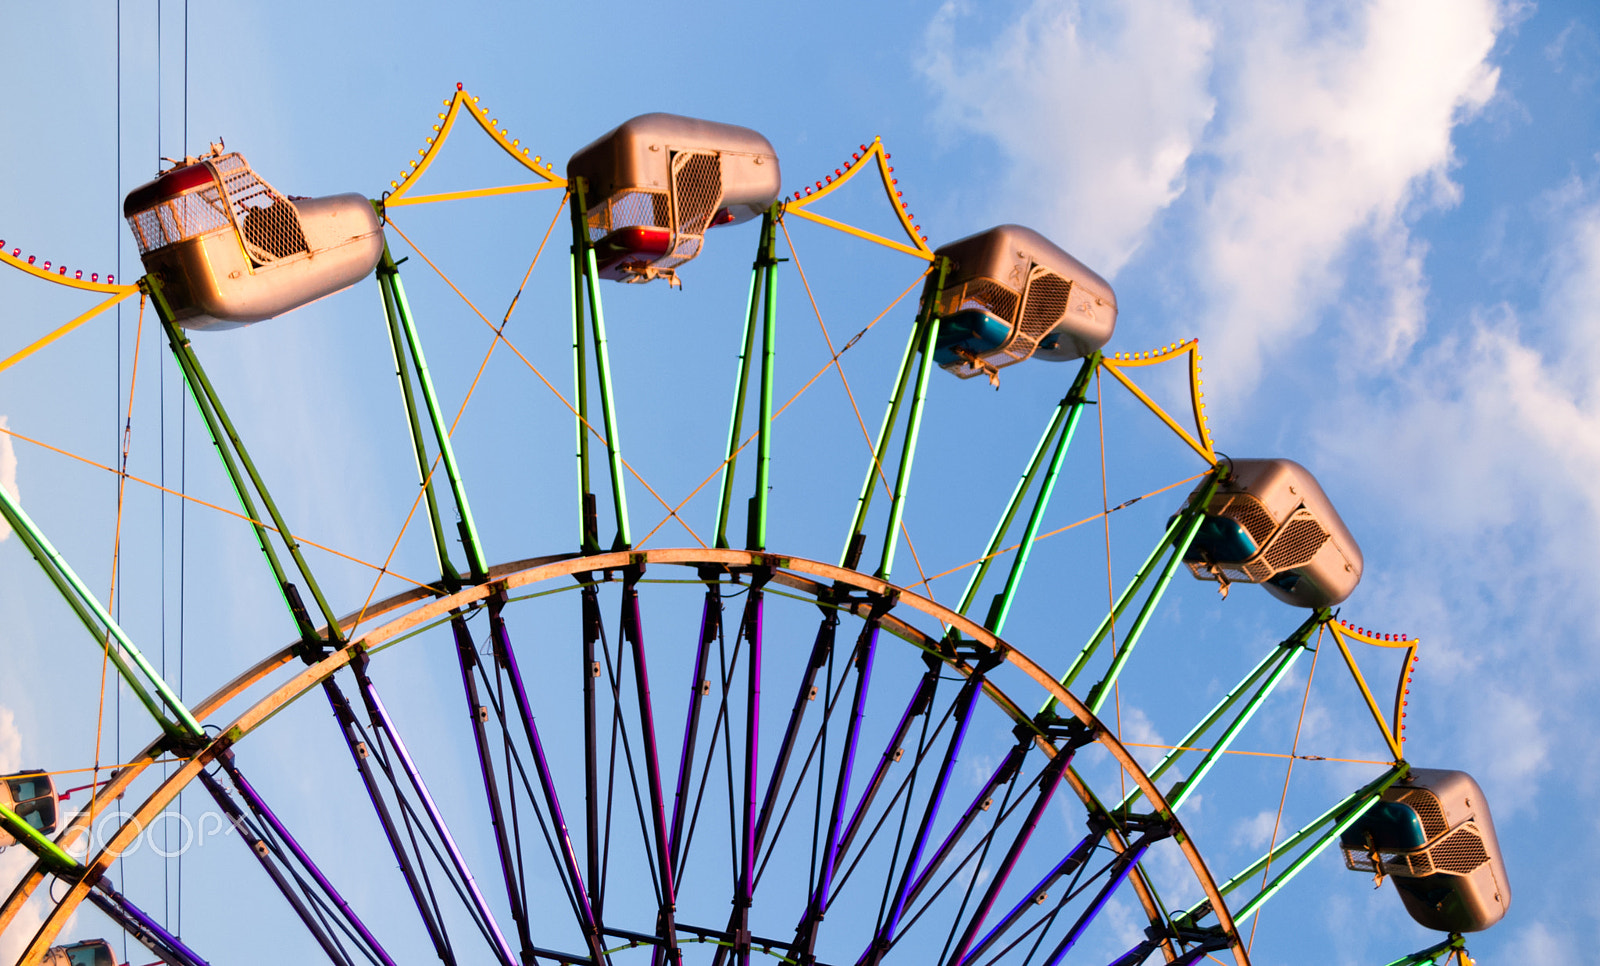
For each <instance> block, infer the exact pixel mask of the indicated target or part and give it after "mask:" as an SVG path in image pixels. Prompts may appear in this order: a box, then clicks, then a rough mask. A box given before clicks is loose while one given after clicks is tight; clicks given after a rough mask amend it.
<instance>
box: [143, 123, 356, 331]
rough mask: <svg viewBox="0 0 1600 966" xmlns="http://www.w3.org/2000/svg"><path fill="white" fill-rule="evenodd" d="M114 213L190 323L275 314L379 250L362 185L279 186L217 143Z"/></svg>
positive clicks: (332, 288)
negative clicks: (288, 191) (315, 193)
mask: <svg viewBox="0 0 1600 966" xmlns="http://www.w3.org/2000/svg"><path fill="white" fill-rule="evenodd" d="M122 213H123V215H124V217H126V218H127V219H128V225H129V227H130V228H132V229H133V237H134V240H135V241H137V242H138V245H139V256H140V259H141V260H142V261H143V262H144V268H145V271H146V272H148V273H149V274H151V275H153V276H155V277H157V278H158V279H159V280H160V282H161V287H162V291H163V293H164V294H165V295H166V298H167V302H168V304H169V305H170V306H171V308H172V310H173V315H174V316H175V318H174V319H173V321H175V322H177V323H178V324H180V325H182V326H184V327H185V328H190V329H231V328H234V327H237V326H241V325H248V324H250V323H251V322H260V321H262V320H264V319H270V318H272V317H273V316H276V315H282V314H283V313H285V312H288V311H290V310H291V309H297V308H299V307H300V306H302V305H306V304H308V303H310V302H315V301H316V300H317V299H320V298H323V297H325V296H328V295H332V294H333V293H334V292H337V291H339V290H341V289H345V288H348V287H350V286H351V285H354V284H355V283H356V282H359V281H360V280H361V279H363V278H365V277H366V276H367V275H368V274H370V273H371V272H372V270H373V268H374V267H376V265H377V264H378V257H379V256H380V255H381V254H382V253H383V229H382V228H381V227H380V226H379V224H378V216H377V213H376V212H374V211H373V209H372V203H371V202H369V201H367V200H366V199H365V198H363V197H362V196H361V195H359V194H342V195H331V196H329V197H326V198H295V197H289V196H286V195H283V194H280V193H279V192H278V191H277V190H276V189H274V188H273V187H272V186H271V185H270V184H268V183H267V182H266V181H265V180H263V179H262V178H261V176H260V175H258V174H256V173H255V171H254V170H253V169H252V168H251V167H250V164H249V162H247V161H246V160H245V159H244V156H243V155H240V154H237V153H224V152H223V149H222V146H221V145H220V144H218V145H213V146H212V148H211V154H210V155H208V156H206V157H204V158H192V157H191V158H185V159H184V160H183V162H182V163H181V164H178V165H175V166H174V167H172V168H169V169H168V170H167V171H165V172H163V173H162V174H161V176H160V177H158V178H156V179H155V180H154V181H151V182H148V183H146V184H143V185H140V186H139V187H137V188H135V189H133V191H131V192H129V193H128V197H127V198H126V199H124V201H123V204H122Z"/></svg>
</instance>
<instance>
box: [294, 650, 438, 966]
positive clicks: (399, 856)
mask: <svg viewBox="0 0 1600 966" xmlns="http://www.w3.org/2000/svg"><path fill="white" fill-rule="evenodd" d="M322 688H323V692H324V693H325V694H326V695H327V698H328V704H329V705H330V706H331V707H332V708H333V715H334V718H336V719H337V720H338V722H339V733H340V734H341V735H343V736H344V740H345V744H346V745H347V746H348V747H349V749H350V757H351V759H352V760H353V761H354V762H355V766H356V772H357V773H358V774H359V775H360V776H361V784H362V785H363V786H364V787H365V788H366V790H367V798H368V799H369V800H371V802H372V809H373V811H374V812H375V813H376V814H377V817H378V824H379V825H381V826H382V827H383V837H384V838H385V839H387V840H388V842H389V848H390V849H391V850H392V851H393V852H394V858H395V863H396V864H397V865H398V866H399V868H400V874H401V876H402V877H404V879H405V880H406V889H407V890H408V891H409V892H410V893H411V900H412V902H414V903H415V904H416V907H417V915H418V917H419V918H421V920H422V925H423V927H424V928H426V929H427V931H428V938H429V939H430V940H432V942H433V949H434V952H435V953H436V954H437V955H438V957H439V959H440V961H442V962H443V963H445V964H446V966H455V962H456V958H455V952H454V950H453V949H452V948H451V946H450V939H449V936H448V935H446V933H445V931H444V925H443V923H441V922H440V921H439V919H438V917H437V916H435V915H434V910H433V906H432V904H431V901H430V900H431V895H430V893H429V891H428V889H427V888H426V886H425V885H424V883H423V882H422V880H421V878H420V877H419V876H418V873H417V867H416V863H415V861H414V860H413V859H412V857H411V853H410V852H409V851H408V850H407V849H406V846H405V841H404V839H402V838H401V832H400V829H399V827H398V826H397V825H396V824H395V821H394V816H393V815H392V814H391V813H390V811H389V806H388V803H387V802H386V801H385V800H384V796H383V790H382V788H381V787H380V786H379V785H378V780H377V776H375V775H374V774H373V773H372V766H371V764H369V763H368V761H367V759H368V758H369V757H370V756H371V754H372V753H371V751H370V750H369V749H368V748H367V745H366V743H365V742H364V741H362V740H361V730H360V726H359V725H358V723H357V722H356V716H355V712H354V711H352V710H351V708H350V702H349V700H348V699H347V698H345V696H344V691H343V690H342V689H341V688H340V687H339V685H338V683H337V682H336V681H334V679H333V678H331V677H330V678H328V679H327V680H325V681H323V682H322Z"/></svg>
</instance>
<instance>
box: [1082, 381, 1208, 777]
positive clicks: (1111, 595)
mask: <svg viewBox="0 0 1600 966" xmlns="http://www.w3.org/2000/svg"><path fill="white" fill-rule="evenodd" d="M1094 398H1095V402H1096V405H1095V413H1094V416H1095V421H1096V422H1097V423H1098V424H1099V426H1100V509H1101V514H1102V515H1101V520H1103V521H1104V522H1105V542H1106V613H1108V614H1110V615H1111V660H1112V661H1113V662H1115V661H1116V659H1117V613H1116V611H1117V589H1116V578H1115V576H1114V575H1113V573H1112V568H1111V484H1110V481H1109V479H1108V477H1107V473H1106V410H1105V407H1104V406H1101V405H1098V403H1099V401H1100V400H1101V399H1102V398H1104V396H1103V393H1102V390H1101V388H1100V369H1099V367H1096V368H1095V370H1094ZM1201 475H1202V476H1203V475H1205V474H1201ZM1111 707H1112V710H1113V711H1114V712H1115V714H1116V727H1117V730H1116V736H1117V740H1118V741H1121V740H1122V682H1121V681H1118V682H1117V683H1116V684H1114V685H1113V686H1112V688H1111ZM1117 786H1118V787H1117V794H1118V795H1120V796H1122V798H1124V799H1126V798H1127V797H1128V774H1127V772H1124V771H1122V770H1121V769H1118V771H1117Z"/></svg>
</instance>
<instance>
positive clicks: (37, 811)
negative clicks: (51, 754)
mask: <svg viewBox="0 0 1600 966" xmlns="http://www.w3.org/2000/svg"><path fill="white" fill-rule="evenodd" d="M0 804H4V805H5V806H6V807H7V808H9V809H11V810H12V811H13V812H16V813H17V814H18V815H19V816H21V817H22V820H23V821H24V822H27V823H28V824H29V825H32V826H33V827H34V828H36V829H38V830H39V832H40V833H41V834H43V835H49V834H50V833H52V832H54V831H55V830H56V785H55V782H53V781H51V779H50V776H49V775H46V774H44V773H43V769H37V768H36V769H34V770H32V771H22V772H17V773H16V774H13V775H0ZM15 844H17V840H16V839H15V838H13V837H12V835H11V834H10V833H9V832H7V831H6V830H5V829H0V848H5V847H6V846H10V845H15Z"/></svg>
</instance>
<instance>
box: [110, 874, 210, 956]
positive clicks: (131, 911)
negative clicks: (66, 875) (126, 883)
mask: <svg viewBox="0 0 1600 966" xmlns="http://www.w3.org/2000/svg"><path fill="white" fill-rule="evenodd" d="M86 898H87V899H88V900H89V901H90V902H92V903H94V905H95V907H96V908H98V909H99V910H100V911H101V912H103V913H105V914H106V915H107V916H110V917H111V921H112V922H115V923H116V924H117V925H119V926H121V927H122V928H123V929H124V930H126V931H127V933H128V935H130V936H132V937H133V938H134V939H135V940H137V941H138V942H139V944H140V945H141V946H143V947H144V948H146V949H148V950H150V952H151V953H153V954H154V955H155V956H157V957H159V958H160V959H161V961H162V962H164V963H167V964H169V966H209V964H207V963H206V961H205V960H204V959H201V958H200V956H199V955H198V954H197V953H195V951H194V950H192V949H190V948H189V947H188V946H186V945H184V943H183V940H181V939H179V938H178V937H177V936H174V935H173V934H172V933H170V932H168V931H167V930H166V928H165V927H163V926H162V925H161V923H159V922H157V921H156V920H155V918H154V917H152V916H151V915H150V914H149V913H146V912H145V911H144V910H142V909H140V908H139V907H138V906H136V905H134V904H133V903H132V902H130V901H128V898H127V897H126V896H124V895H122V894H121V893H119V892H117V891H116V890H115V889H113V888H111V885H110V884H109V883H107V882H106V881H105V880H103V879H102V880H101V881H100V882H99V883H97V884H96V886H95V888H94V889H91V890H89V893H88V895H87V896H86Z"/></svg>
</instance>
